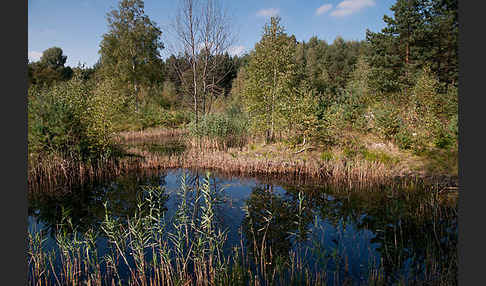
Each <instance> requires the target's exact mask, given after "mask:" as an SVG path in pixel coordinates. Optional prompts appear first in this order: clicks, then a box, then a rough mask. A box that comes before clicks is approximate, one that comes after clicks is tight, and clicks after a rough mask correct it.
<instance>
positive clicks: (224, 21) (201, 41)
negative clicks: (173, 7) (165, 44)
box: [171, 0, 234, 124]
mask: <svg viewBox="0 0 486 286" xmlns="http://www.w3.org/2000/svg"><path fill="white" fill-rule="evenodd" d="M171 28H172V29H173V31H174V32H175V42H174V43H172V45H171V47H172V49H173V51H172V52H174V53H178V54H180V55H183V56H184V57H185V58H187V60H188V62H189V66H190V73H191V77H190V81H188V80H187V79H188V77H187V70H186V69H184V65H177V66H174V67H173V68H174V69H176V70H177V71H178V75H179V77H180V80H181V83H182V84H183V85H186V88H183V90H186V91H187V92H188V93H189V94H190V96H192V101H193V110H194V115H195V121H196V124H197V122H198V118H199V112H200V111H201V112H202V113H203V114H206V113H207V112H208V111H209V108H207V102H208V100H207V99H208V97H209V96H211V95H214V94H215V93H218V92H220V90H219V89H218V88H217V85H218V84H219V83H220V82H221V81H222V80H223V79H224V78H225V75H226V73H221V72H220V71H219V72H217V71H218V69H220V68H221V63H222V61H223V60H224V57H223V55H224V53H225V52H226V51H227V50H228V48H229V47H230V46H231V45H232V43H233V42H234V38H233V34H232V29H231V21H230V17H229V15H228V14H227V12H226V10H225V9H223V7H222V6H221V4H220V2H219V1H217V0H181V2H180V6H179V9H178V12H177V15H176V18H175V20H174V22H173V23H172V26H171ZM173 64H178V62H175V61H174V62H173ZM230 71H231V69H228V71H227V73H229V72H230Z"/></svg>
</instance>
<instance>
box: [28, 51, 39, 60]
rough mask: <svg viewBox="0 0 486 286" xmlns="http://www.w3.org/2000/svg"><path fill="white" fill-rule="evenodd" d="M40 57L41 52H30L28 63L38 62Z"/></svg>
mask: <svg viewBox="0 0 486 286" xmlns="http://www.w3.org/2000/svg"><path fill="white" fill-rule="evenodd" d="M41 57H42V53H41V52H36V51H30V52H29V60H30V61H33V62H35V61H38V60H40V58H41Z"/></svg>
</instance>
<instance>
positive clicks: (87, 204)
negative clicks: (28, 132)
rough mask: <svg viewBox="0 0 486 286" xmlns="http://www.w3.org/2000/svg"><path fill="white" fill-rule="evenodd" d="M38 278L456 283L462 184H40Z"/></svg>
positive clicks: (185, 180)
mask: <svg viewBox="0 0 486 286" xmlns="http://www.w3.org/2000/svg"><path fill="white" fill-rule="evenodd" d="M28 221H29V227H28V262H29V275H28V279H29V285H66V284H70V285H393V284H395V285H410V284H427V285H430V284H432V285H451V284H452V285H455V284H457V262H458V258H457V240H458V231H457V228H458V222H457V193H456V192H455V191H451V190H450V189H444V188H442V187H439V186H433V185H425V184H423V183H420V182H416V181H400V182H397V183H395V184H388V185H382V186H377V187H374V188H370V189H366V190H363V189H360V190H355V189H353V188H352V187H346V186H333V185H331V184H329V185H326V184H318V185H317V184H297V183H295V182H288V181H287V182H286V181H285V180H278V181H277V180H275V179H269V178H264V177H263V178H262V177H260V178H258V177H232V176H228V175H223V174H217V173H209V172H207V171H205V170H188V169H167V170H157V171H153V172H136V171H133V172H128V173H125V174H122V175H120V176H115V177H112V178H109V179H103V180H97V181H93V180H92V181H86V182H85V183H83V184H78V185H73V186H70V189H69V191H65V190H61V191H58V192H56V190H46V191H45V192H39V191H36V192H30V193H29V217H28Z"/></svg>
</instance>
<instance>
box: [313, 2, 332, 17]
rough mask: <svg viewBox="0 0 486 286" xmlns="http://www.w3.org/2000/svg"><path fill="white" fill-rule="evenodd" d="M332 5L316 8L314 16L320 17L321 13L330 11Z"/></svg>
mask: <svg viewBox="0 0 486 286" xmlns="http://www.w3.org/2000/svg"><path fill="white" fill-rule="evenodd" d="M331 8H332V4H324V5H322V6H321V7H319V8H317V10H316V14H317V15H321V14H323V13H326V12H327V11H329V10H331Z"/></svg>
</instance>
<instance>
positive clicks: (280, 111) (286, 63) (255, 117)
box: [243, 17, 297, 141]
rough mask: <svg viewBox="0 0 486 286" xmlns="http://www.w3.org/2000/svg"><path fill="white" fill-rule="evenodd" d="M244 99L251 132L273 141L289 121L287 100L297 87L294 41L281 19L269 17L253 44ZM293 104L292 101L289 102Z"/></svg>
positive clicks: (289, 111)
mask: <svg viewBox="0 0 486 286" xmlns="http://www.w3.org/2000/svg"><path fill="white" fill-rule="evenodd" d="M246 73H247V80H246V81H245V84H244V91H243V98H244V103H245V106H246V109H247V111H248V113H249V116H250V121H251V126H252V129H253V130H255V131H259V132H264V133H265V134H266V136H265V137H266V140H267V141H268V140H270V141H271V140H273V139H274V136H275V133H276V132H278V131H281V130H283V129H284V128H285V127H287V126H286V125H285V123H286V121H287V120H286V119H288V118H290V117H289V116H290V114H291V112H292V106H290V105H289V103H290V99H291V98H292V97H293V96H295V86H296V84H297V74H296V63H295V38H292V37H288V36H287V34H286V33H285V32H284V28H283V27H282V26H281V25H280V18H278V17H277V18H275V17H272V18H271V19H270V23H269V24H267V25H266V26H265V30H264V33H263V36H262V38H261V40H260V41H259V42H258V43H257V44H256V45H255V51H254V52H252V53H251V55H250V62H249V64H248V67H247V69H246ZM292 102H294V101H292Z"/></svg>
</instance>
